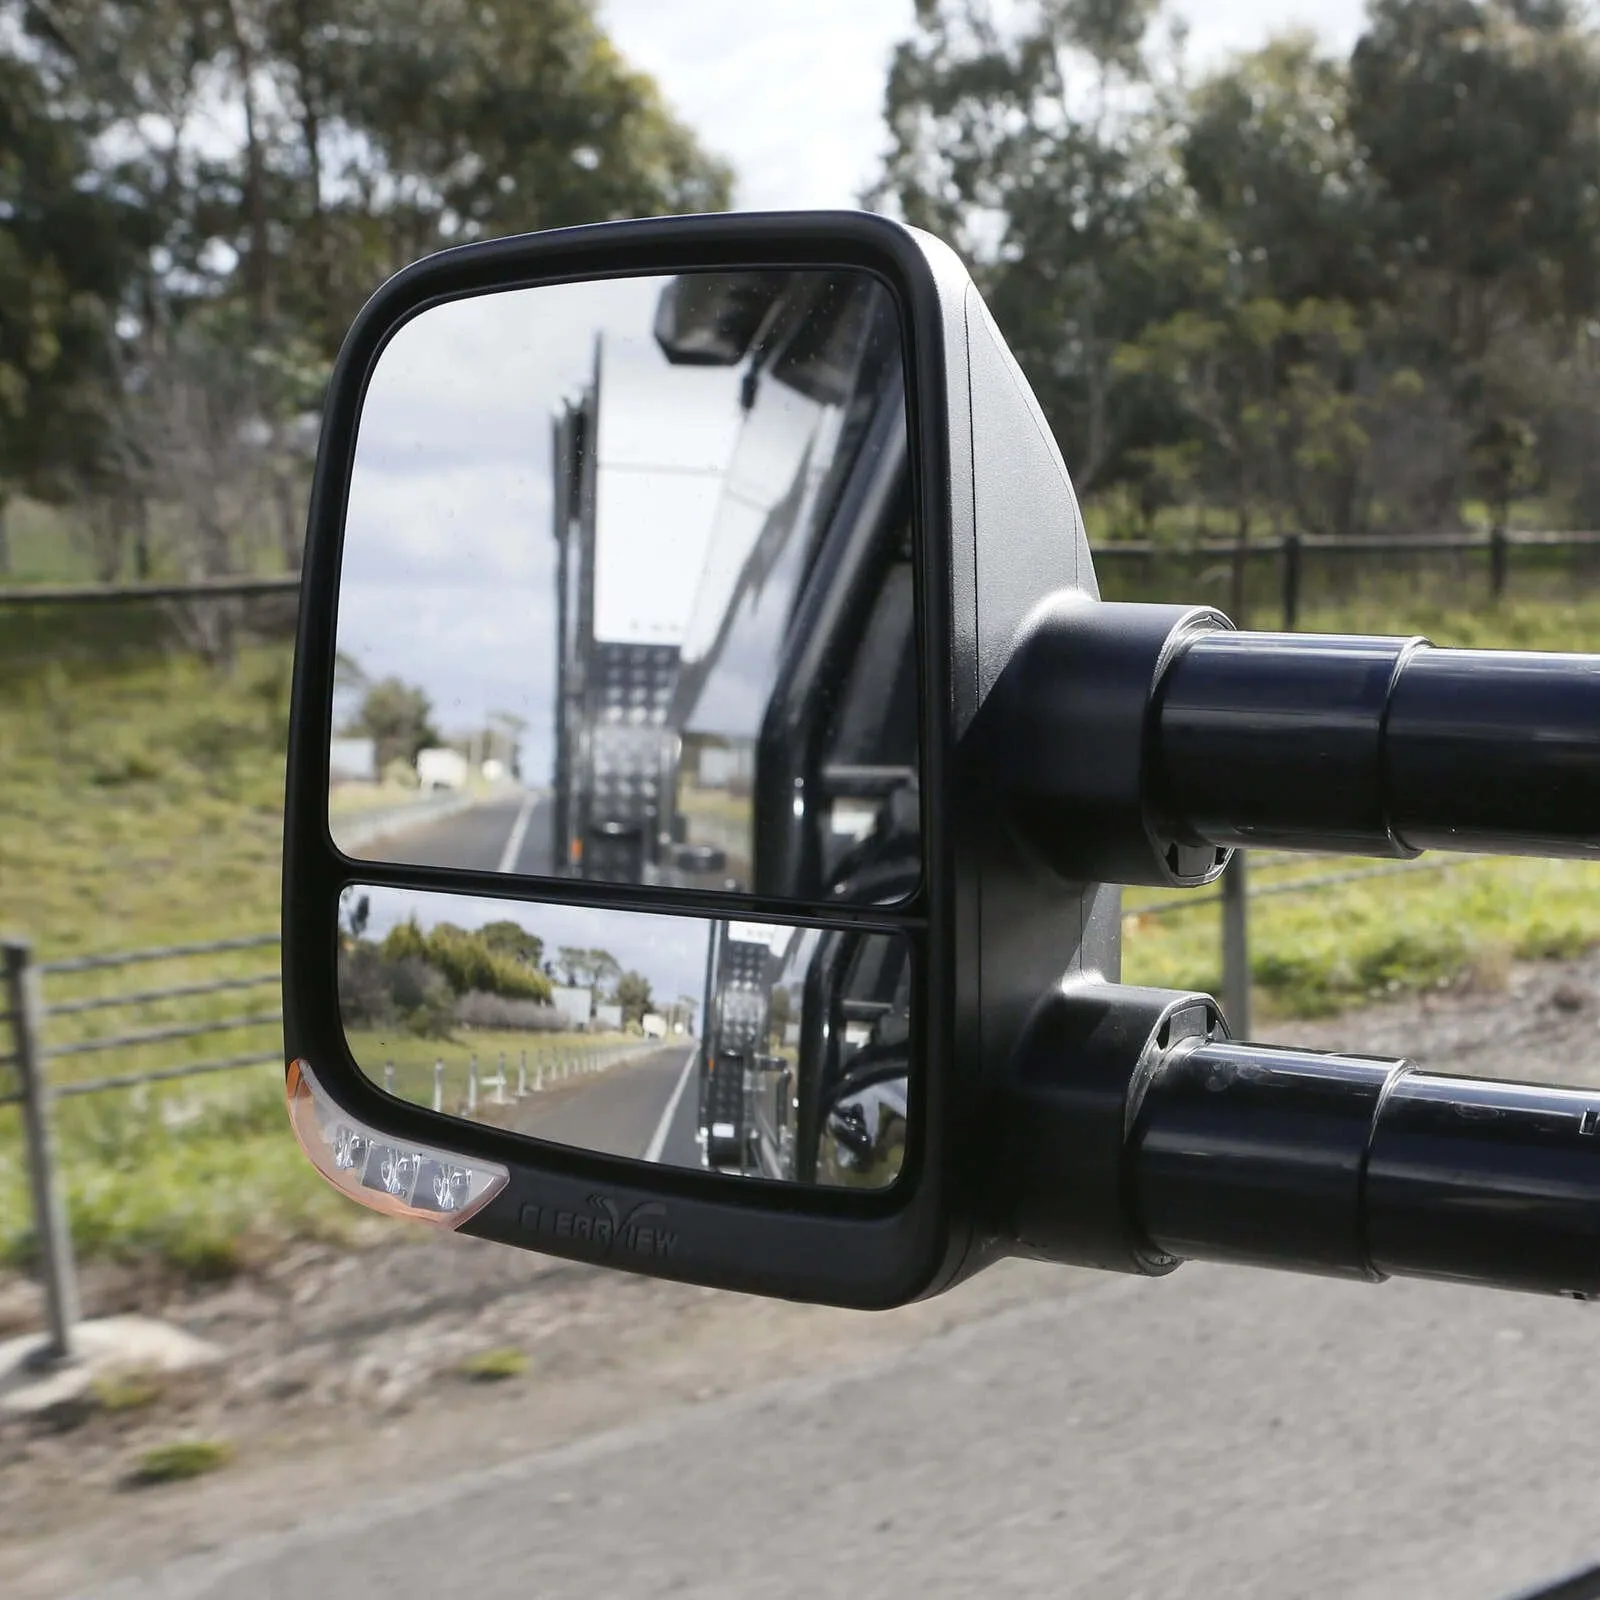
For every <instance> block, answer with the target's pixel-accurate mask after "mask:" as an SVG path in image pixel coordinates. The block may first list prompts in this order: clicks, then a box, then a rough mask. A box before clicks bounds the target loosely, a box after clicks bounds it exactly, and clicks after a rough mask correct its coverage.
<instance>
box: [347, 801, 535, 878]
mask: <svg viewBox="0 0 1600 1600" xmlns="http://www.w3.org/2000/svg"><path fill="white" fill-rule="evenodd" d="M554 820H555V803H554V801H553V800H552V799H551V797H550V796H549V795H548V794H540V793H537V792H530V793H529V794H527V795H526V796H525V797H517V796H512V797H509V798H506V799H497V800H487V801H485V802H484V803H483V804H482V805H480V806H472V807H470V808H469V809H468V810H466V811H458V812H456V813H455V815H453V816H448V817H441V818H439V819H438V820H437V821H434V822H424V823H420V824H418V825H417V826H416V827H408V828H405V829H403V830H401V831H399V832H396V833H390V834H385V835H384V836H383V837H381V838H378V839H372V840H369V841H368V842H367V843H366V844H363V845H361V846H360V847H359V848H358V849H356V850H353V851H351V852H350V853H351V854H352V855H354V856H355V857H356V859H357V860H362V861H391V862H404V863H406V864H408V865H411V866H422V867H457V868H459V869H460V870H462V871H464V872H521V873H540V874H548V873H549V872H550V870H551V862H552V860H553V859H554V856H555V840H554V837H553V834H552V828H553V824H554Z"/></svg>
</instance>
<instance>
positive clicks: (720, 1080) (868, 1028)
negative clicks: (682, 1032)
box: [699, 868, 915, 1189]
mask: <svg viewBox="0 0 1600 1600" xmlns="http://www.w3.org/2000/svg"><path fill="white" fill-rule="evenodd" d="M913 870H914V869H913ZM904 874H905V869H904V868H902V878H901V880H900V882H901V886H902V891H903V884H904V881H905V876H904ZM913 881H914V880H913ZM880 886H882V881H881V880H880ZM775 932H779V933H784V934H787V937H785V938H783V939H781V940H779V939H774V938H772V937H771V935H773V934H774V933H775ZM911 971H912V962H911V947H910V945H909V943H908V942H907V941H906V940H905V939H904V938H893V937H885V936H884V935H882V934H878V933H867V932H860V931H856V930H852V929H838V928H795V929H789V930H779V929H774V928H773V926H772V925H770V924H769V925H750V924H741V923H721V924H718V925H717V928H716V931H715V932H714V933H713V936H712V941H711V948H710V952H709V955H708V959H707V971H706V997H705V1008H704V1013H703V1015H704V1017H705V1025H704V1028H703V1032H702V1039H701V1056H700V1127H699V1141H700V1148H701V1155H702V1160H703V1162H704V1164H705V1166H706V1167H707V1168H709V1169H711V1170H713V1171H719V1172H730V1173H740V1174H744V1175H747V1176H753V1177H764V1178H771V1179H776V1180H780V1181H785V1182H792V1183H823V1184H833V1185H847V1186H850V1187H861V1188H874V1189H877V1188H882V1187H885V1186H886V1185H888V1184H890V1183H893V1181H894V1180H895V1178H896V1176H897V1175H898V1174H899V1171H900V1164H901V1161H902V1159H903V1156H904V1152H905V1136H906V1105H907V1099H908V1095H909V1089H910V1084H909V1073H910V1061H911V1016H912V1008H913V1005H914V1004H915V997H914V996H913V994H912V988H911Z"/></svg>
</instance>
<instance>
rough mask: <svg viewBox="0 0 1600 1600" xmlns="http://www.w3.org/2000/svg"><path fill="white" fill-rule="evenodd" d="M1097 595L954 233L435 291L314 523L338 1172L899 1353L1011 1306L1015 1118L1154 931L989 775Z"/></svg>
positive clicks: (297, 697)
mask: <svg viewBox="0 0 1600 1600" xmlns="http://www.w3.org/2000/svg"><path fill="white" fill-rule="evenodd" d="M980 529H981V530H982V533H983V537H982V538H980V537H979V532H980ZM1092 582H1093V578H1092V567H1091V564H1090V562H1089V559H1088V552H1087V546H1086V543H1085V541H1084V539H1083V534H1082V525H1081V519H1079V517H1078V515H1077V507H1076V502H1075V500H1074V499H1073V495H1072V490H1071V486H1070V483H1069V482H1068V480H1067V477H1066V473H1065V470H1064V468H1063V467H1062V465H1061V461H1060V457H1059V454H1058V453H1057V452H1056V451H1055V447H1054V445H1053V443H1052V442H1051V440H1050V436H1049V432H1048V429H1047V428H1046V426H1045V425H1044V422H1043V419H1042V417H1041V415H1040V413H1039V410H1038V407H1037V405H1036V403H1035V402H1034V400H1033V397H1032V395H1031V393H1030V392H1029V391H1028V389H1027V386H1026V384H1025V382H1024V381H1023V380H1022V378H1021V375H1020V373H1019V372H1018V370H1017V368H1016V364H1015V362H1014V361H1013V360H1012V358H1011V356H1010V354H1009V352H1008V351H1007V350H1006V348H1005V345H1004V341H1003V340H1002V339H1001V338H1000V336H999V334H998V332H997V330H996V329H995V327H994V324H993V322H992V321H991V320H990V318H989V316H988V313H987V311H986V310H985V308H984V306H983V303H982V301H981V299H980V298H979V297H978V295H977V292H976V290H975V289H974V288H973V286H972V283H971V280H970V278H969V277H968V276H967V274H966V272H965V270H964V269H963V268H962V266H961V264H960V263H959V261H958V260H957V259H956V257H955V256H954V255H953V254H952V253H951V252H950V251H949V250H948V249H946V248H945V247H944V246H943V245H941V244H939V243H938V241H936V240H934V239H931V238H930V237H928V236H927V235H925V234H921V233H918V232H917V231H915V230H913V229H909V228H906V227H903V226H901V225H899V224H897V223H893V222H890V221H888V220H886V219H884V218H881V217H874V216H870V215H867V214H864V213H845V212H840V213H826V212H822V213H792V214H772V215H760V214H748V213H747V214H729V215H722V216H706V217H685V218H667V219H655V220H650V221H643V222H627V223H616V224H605V225H601V226H596V227H587V228H575V229H567V230H560V231H556V232H552V233H548V234H535V235H529V236H527V237H524V238H518V239H503V240H496V241H492V242H488V243H479V244H473V245H468V246H464V247H462V248H460V249H456V250H450V251H446V252H444V253H443V254H441V255H438V256H435V257H431V258H429V259H427V260H425V261H421V262H418V263H417V264H416V265H414V266H412V267H409V268H407V269H406V270H405V271H404V272H402V273H400V274H399V275H398V276H397V277H395V278H394V279H392V280H391V281H390V282H389V283H388V284H386V285H385V286H384V287H383V288H382V289H381V290H380V291H379V293H378V294H377V295H376V296H375V297H374V298H373V300H372V301H371V302H370V303H369V304H368V306H367V307H366V309H365V310H364V311H363V312H362V314H361V316H360V317H359V318H358V319H357V321H356V323H355V325H354V326H353V327H352V329H351V331H350V334H349V336H348V338H347V339H346V341H345V344H344V347H343V349H342V350H341V352H340V356H339V360H338V362H337V364H336V366H335V370H334V375H333V380H332V383H331V386H330V390H329V395H328V400H327V404H326V407H325V409H324V413H323V436H322V442H321V446H320V449H319V453H318V463H317V473H316V478H315V481H314V485H313V490H312V500H311V514H310V519H309V523H308V528H307V540H306V556H305V567H304V575H303V588H302V601H301V608H300V621H299V636H298V644H297V651H296V662H295V685H294V698H293V706H292V714H291V732H290V750H289V771H288V784H287V806H286V817H285V864H284V899H283V961H284V1031H285V1042H286V1047H287V1050H288V1052H289V1055H290V1058H291V1063H292V1070H291V1073H290V1078H289V1087H290V1109H291V1117H292V1120H293V1123H294V1127H295V1129H296V1132H297V1133H298V1135H299V1137H300V1139H301V1141H302V1143H303V1145H304V1146H305V1148H306V1150H307V1153H308V1154H309V1155H310V1156H311V1158H312V1160H313V1162H314V1163H315V1164H316V1165H317V1166H318V1168H319V1169H320V1170H321V1171H322V1172H323V1173H324V1174H325V1175H326V1176H327V1177H328V1178H329V1180H330V1181H331V1182H333V1183H335V1184H336V1185H337V1186H338V1187H339V1188H340V1189H341V1190H342V1191H343V1192H344V1193H346V1194H348V1195H350V1196H351V1197H352V1198H354V1199H357V1200H359V1201H360V1202H361V1203H363V1204H365V1205H369V1206H374V1207H376V1208H377V1209H379V1210H382V1211H385V1212H386V1213H388V1214H391V1215H395V1216H404V1217H408V1218H413V1219H415V1220H420V1221H423V1222H426V1223H430V1224H432V1225H434V1226H437V1227H442V1228H449V1229H459V1230H461V1231H464V1232H467V1233H470V1234H473V1235H476V1236H479V1237H483V1238H489V1239H494V1240H498V1241H500V1242H503V1243H505V1244H508V1245H512V1246H516V1247H518V1248H522V1249H533V1250H539V1251H544V1252H549V1253H552V1254H556V1255H563V1256H568V1257H571V1258H573V1259H576V1260H582V1261H589V1262H605V1263H609V1264H611V1265H615V1266H623V1267H628V1268H631V1269H634V1270H639V1271H646V1272H651V1273H657V1274H664V1275H668V1276H673V1277H676V1278H680V1279H683V1280H686V1281H690V1282H695V1283H701V1284H706V1285H709V1286H713V1287H727V1288H734V1289H739V1290H742V1291H745V1292H750V1293H765V1294H773V1295H781V1296H787V1297H789V1298H794V1299H802V1300H812V1301H828V1302H831V1303H835V1304H839V1305H847V1306H859V1307H879V1306H889V1305H896V1304H900V1303H902V1302H904V1301H906V1300H908V1299H911V1298H914V1297H916V1296H919V1295H923V1294H927V1293H932V1292H936V1291H937V1290H938V1289H940V1288H943V1287H947V1286H949V1285H950V1284H951V1283H953V1282H955V1281H957V1280H958V1279H959V1278H960V1277H961V1276H963V1275H965V1274H966V1273H969V1272H971V1271H974V1270H976V1269H977V1267H979V1266H981V1265H982V1264H983V1263H984V1262H985V1261H986V1260H988V1259H990V1257H991V1254H992V1249H991V1241H992V1240H993V1239H994V1238H995V1237H996V1236H997V1231H996V1230H997V1227H998V1224H997V1223H996V1221H995V1219H994V1217H993V1215H992V1214H991V1213H990V1211H989V1210H988V1209H986V1208H987V1207H988V1205H989V1202H988V1200H987V1199H986V1198H985V1196H984V1195H983V1194H982V1193H981V1182H982V1175H983V1173H984V1172H985V1171H986V1170H988V1169H989V1168H990V1167H992V1166H993V1165H994V1164H995V1162H996V1161H999V1160H1003V1152H1000V1151H998V1150H997V1149H996V1148H994V1147H993V1141H992V1130H991V1129H990V1123H989V1121H988V1120H987V1119H988V1106H989V1104H990V1101H989V1098H988V1097H989V1095H990V1093H991V1088H990V1084H989V1081H988V1079H987V1078H986V1077H985V1074H986V1073H988V1072H990V1071H991V1070H1001V1069H1002V1068H1003V1066H1004V1063H1005V1062H1006V1060H1007V1059H1008V1054H1009V1051H1010V1048H1011V1045H1012V1043H1013V1042H1014V1041H1015V1039H1016V1038H1017V1037H1019V1036H1020V1034H1021V1031H1022V1029H1023V1028H1024V1026H1025V1025H1026V1023H1027V1018H1028V1016H1029V1014H1030V1010H1031V1008H1032V1007H1033V1006H1034V1004H1035V1002H1036V1000H1037V998H1038V996H1039V995H1040V994H1041V993H1043V992H1045V991H1046V990H1047V989H1048V988H1049V987H1050V986H1051V985H1053V984H1056V983H1058V982H1059V981H1060V978H1061V975H1062V974H1063V973H1064V972H1067V971H1069V970H1071V969H1072V968H1073V967H1074V966H1075V965H1076V966H1079V967H1081V968H1083V969H1085V970H1091V971H1096V972H1114V970H1115V955H1116V952H1115V928H1116V921H1115V915H1114V901H1113V903H1111V904H1110V905H1109V909H1108V904H1107V903H1105V902H1104V901H1103V900H1102V899H1101V898H1097V896H1099V894H1100V891H1099V890H1098V888H1097V886H1094V885H1083V884H1076V883H1068V882H1066V881H1064V880H1063V879H1061V878H1059V877H1055V876H1051V875H1050V874H1048V873H1045V874H1041V872H1040V871H1039V867H1038V862H1037V860H1036V858H1035V857H1034V856H1033V855H1031V854H1030V853H1029V851H1028V848H1027V846H1026V843H1025V841H1023V840H1021V839H1020V838H1019V837H1018V836H1017V835H1015V834H1014V832H1013V831H1012V830H1011V829H1010V828H1009V827H1008V826H1007V825H1006V822H1005V819H1004V816H1003V815H1002V811H1003V805H1004V784H1003V782H1002V781H1001V778H1000V773H1001V768H1000V767H999V766H998V765H997V764H996V763H995V761H994V760H993V759H992V757H991V756H989V755H986V754H985V751H986V749H987V748H988V746H987V745H986V744H985V738H986V735H985V733H984V726H985V724H984V720H983V718H984V713H985V707H986V703H988V702H990V701H991V700H992V699H993V696H992V695H991V691H992V690H993V688H994V686H995V683H996V681H997V679H998V678H999V676H1000V674H1001V673H1002V671H1003V669H1004V667H1005V664H1006V661H1007V659H1008V656H1009V653H1010V652H1011V650H1012V648H1013V645H1014V642H1015V640H1016V639H1017V638H1018V637H1019V635H1020V634H1021V633H1022V632H1023V631H1024V630H1025V629H1026V628H1027V627H1028V626H1029V619H1030V617H1031V616H1032V614H1033V612H1034V609H1035V608H1036V606H1037V605H1038V603H1039V601H1040V599H1041V598H1042V597H1043V596H1045V595H1047V594H1051V593H1055V592H1059V591H1061V590H1063V589H1066V590H1072V589H1078V590H1084V589H1086V588H1092ZM986 918H987V919H989V924H988V935H987V937H985V936H984V931H985V919H986ZM980 1001H981V1006H980ZM958 1059H959V1060H961V1061H962V1062H963V1063H964V1065H963V1070H962V1071H961V1072H960V1073H958V1072H956V1071H955V1069H954V1063H955V1062H956V1061H957V1060H958ZM974 1064H976V1068H977V1069H976V1070H974Z"/></svg>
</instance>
